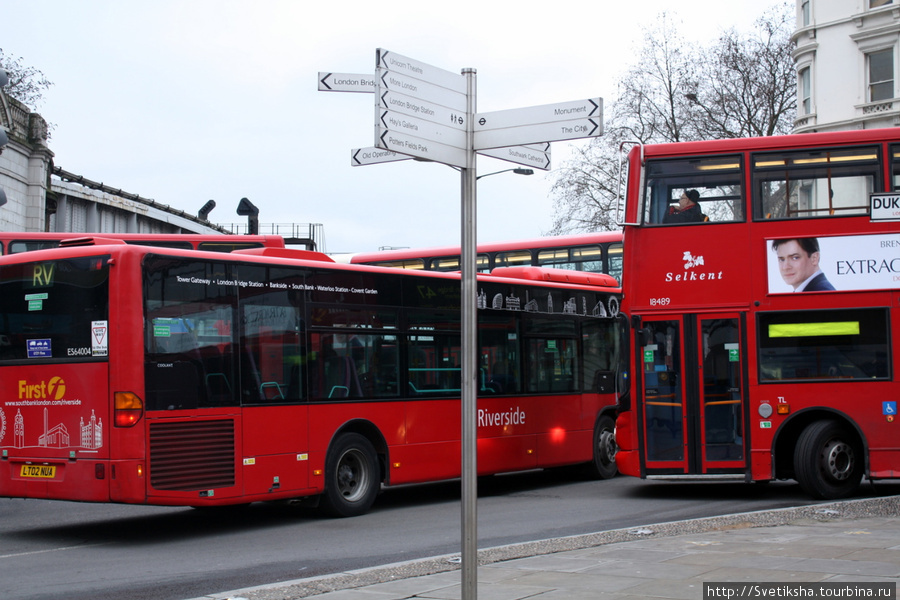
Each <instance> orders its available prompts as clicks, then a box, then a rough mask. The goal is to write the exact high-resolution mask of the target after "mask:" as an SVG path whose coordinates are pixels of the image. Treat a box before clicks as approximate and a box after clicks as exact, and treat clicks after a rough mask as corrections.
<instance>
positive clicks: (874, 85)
mask: <svg viewBox="0 0 900 600" xmlns="http://www.w3.org/2000/svg"><path fill="white" fill-rule="evenodd" d="M867 58H868V62H869V102H878V101H880V100H888V99H890V98H893V97H894V49H893V48H888V49H887V50H879V51H878V52H871V53H870V54H869V55H868V56H867Z"/></svg>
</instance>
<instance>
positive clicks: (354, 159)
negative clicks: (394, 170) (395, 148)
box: [350, 148, 412, 167]
mask: <svg viewBox="0 0 900 600" xmlns="http://www.w3.org/2000/svg"><path fill="white" fill-rule="evenodd" d="M398 160H412V157H411V156H407V155H405V154H397V153H396V152H391V151H390V150H382V149H381V148H355V149H354V150H351V151H350V166H351V167H363V166H365V165H377V164H380V163H386V162H395V161H398Z"/></svg>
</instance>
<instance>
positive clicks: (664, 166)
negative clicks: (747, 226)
mask: <svg viewBox="0 0 900 600" xmlns="http://www.w3.org/2000/svg"><path fill="white" fill-rule="evenodd" d="M742 164H743V160H742V158H741V157H740V156H733V155H726V156H720V155H716V156H701V157H691V158H686V159H677V160H650V161H647V187H646V189H645V191H644V222H645V223H647V224H651V225H652V224H663V223H665V222H666V215H667V214H668V213H669V212H670V209H674V207H676V206H677V205H678V201H679V199H680V198H681V196H682V195H683V194H685V193H686V192H687V191H688V190H696V191H697V192H698V193H699V196H700V197H699V202H698V204H699V205H700V211H701V213H702V214H703V218H702V219H698V220H696V221H680V222H679V223H726V222H731V223H733V222H737V221H743V220H744V195H743V187H742V185H741V181H742V179H743V176H742V172H743V168H742ZM676 224H678V223H676Z"/></svg>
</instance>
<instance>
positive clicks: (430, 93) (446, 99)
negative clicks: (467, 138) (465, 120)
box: [376, 69, 466, 111]
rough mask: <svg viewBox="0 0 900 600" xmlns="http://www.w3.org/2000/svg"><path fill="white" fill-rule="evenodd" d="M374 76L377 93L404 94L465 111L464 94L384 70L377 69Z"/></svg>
mask: <svg viewBox="0 0 900 600" xmlns="http://www.w3.org/2000/svg"><path fill="white" fill-rule="evenodd" d="M376 75H378V79H377V81H376V85H377V86H378V88H377V89H378V90H379V93H381V92H384V91H387V92H399V93H401V94H406V95H407V96H412V97H413V98H418V99H419V100H424V101H426V102H431V103H434V104H440V105H441V106H446V107H447V108H453V109H456V110H459V111H465V110H466V94H465V93H460V92H457V91H454V90H451V89H449V88H445V87H442V86H440V85H435V84H433V83H429V82H427V81H422V80H421V79H416V78H415V77H409V76H407V75H400V74H398V73H394V72H392V71H386V70H384V69H378V72H377V73H376Z"/></svg>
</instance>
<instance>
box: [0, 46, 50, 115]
mask: <svg viewBox="0 0 900 600" xmlns="http://www.w3.org/2000/svg"><path fill="white" fill-rule="evenodd" d="M22 60H23V59H22V57H21V56H20V57H18V58H16V57H13V56H10V55H8V54H5V53H4V52H3V48H0V69H3V70H4V71H6V74H7V75H8V76H9V84H8V85H7V86H6V87H4V88H3V90H4V91H5V92H6V93H7V94H9V96H10V97H11V98H15V99H16V100H18V101H19V102H21V103H22V104H24V105H26V106H28V107H29V108H31V109H36V108H37V107H38V106H39V105H40V104H41V102H43V99H44V92H45V91H47V89H49V88H50V86H51V85H53V83H51V82H50V81H48V80H47V78H46V77H45V76H44V74H43V73H42V72H41V71H39V70H38V69H35V68H34V67H26V66H24V65H23V64H22Z"/></svg>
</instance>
